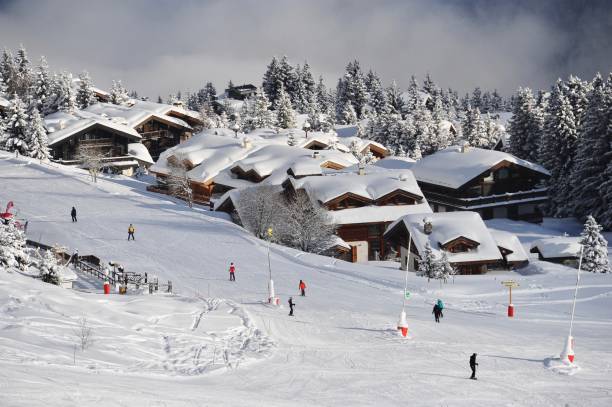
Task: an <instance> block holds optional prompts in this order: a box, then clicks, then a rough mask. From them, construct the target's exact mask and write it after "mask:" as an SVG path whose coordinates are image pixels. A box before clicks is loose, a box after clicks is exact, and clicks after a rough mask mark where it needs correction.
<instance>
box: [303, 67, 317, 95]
mask: <svg viewBox="0 0 612 407" xmlns="http://www.w3.org/2000/svg"><path fill="white" fill-rule="evenodd" d="M300 78H301V80H302V83H303V85H304V93H305V95H306V96H305V99H306V106H308V105H310V104H311V103H313V102H315V103H316V101H317V84H316V82H315V80H314V77H313V76H312V72H311V71H310V65H309V64H308V62H307V61H304V66H303V67H302V74H301V75H300Z"/></svg>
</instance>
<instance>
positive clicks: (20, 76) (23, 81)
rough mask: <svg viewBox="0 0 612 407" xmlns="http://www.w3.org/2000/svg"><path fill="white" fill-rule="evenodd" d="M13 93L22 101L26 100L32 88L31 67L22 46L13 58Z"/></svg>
mask: <svg viewBox="0 0 612 407" xmlns="http://www.w3.org/2000/svg"><path fill="white" fill-rule="evenodd" d="M15 68H16V71H15V89H14V91H15V93H17V94H18V95H19V96H20V97H21V98H22V100H25V99H27V96H28V95H29V92H30V89H31V87H32V77H33V76H32V67H31V66H30V60H29V58H28V53H27V51H26V49H25V47H24V46H23V45H21V46H20V47H19V50H17V55H16V56H15Z"/></svg>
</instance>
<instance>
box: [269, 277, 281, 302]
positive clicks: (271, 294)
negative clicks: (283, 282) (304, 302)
mask: <svg viewBox="0 0 612 407" xmlns="http://www.w3.org/2000/svg"><path fill="white" fill-rule="evenodd" d="M268 303H269V304H272V305H280V298H278V297H277V296H276V293H275V292H274V280H272V279H270V281H268Z"/></svg>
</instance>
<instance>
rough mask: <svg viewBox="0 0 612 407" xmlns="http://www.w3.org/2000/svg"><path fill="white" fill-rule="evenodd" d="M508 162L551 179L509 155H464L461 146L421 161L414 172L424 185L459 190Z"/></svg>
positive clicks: (480, 151) (481, 151)
mask: <svg viewBox="0 0 612 407" xmlns="http://www.w3.org/2000/svg"><path fill="white" fill-rule="evenodd" d="M504 161H506V162H509V163H513V164H516V165H519V166H521V167H525V168H528V169H530V170H532V171H534V172H537V173H540V174H542V175H544V176H549V175H550V173H549V172H548V171H547V170H546V169H545V168H544V167H542V166H540V165H537V164H534V163H531V162H529V161H526V160H522V159H520V158H517V157H515V156H513V155H511V154H508V153H504V152H501V151H495V150H486V149H482V148H476V147H469V148H468V149H467V151H465V152H461V148H460V147H457V146H451V147H448V148H445V149H444V150H440V151H438V152H436V153H434V154H431V155H428V156H427V157H424V158H422V159H420V160H419V161H417V163H416V164H415V165H414V166H413V167H412V170H413V172H414V175H415V177H416V179H417V180H419V181H420V182H426V183H428V184H434V185H441V186H444V187H448V188H453V189H458V188H460V187H461V186H463V185H465V184H466V183H468V182H469V181H471V180H473V179H474V178H476V177H478V176H479V175H481V174H483V173H484V172H486V171H488V170H490V169H491V168H493V167H495V166H496V165H498V164H500V163H502V162H504Z"/></svg>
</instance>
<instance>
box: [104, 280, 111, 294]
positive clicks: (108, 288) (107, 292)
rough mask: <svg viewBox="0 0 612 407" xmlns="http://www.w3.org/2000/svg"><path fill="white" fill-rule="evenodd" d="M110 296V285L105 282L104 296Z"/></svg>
mask: <svg viewBox="0 0 612 407" xmlns="http://www.w3.org/2000/svg"><path fill="white" fill-rule="evenodd" d="M109 294H110V283H109V282H108V280H104V295H109Z"/></svg>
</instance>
